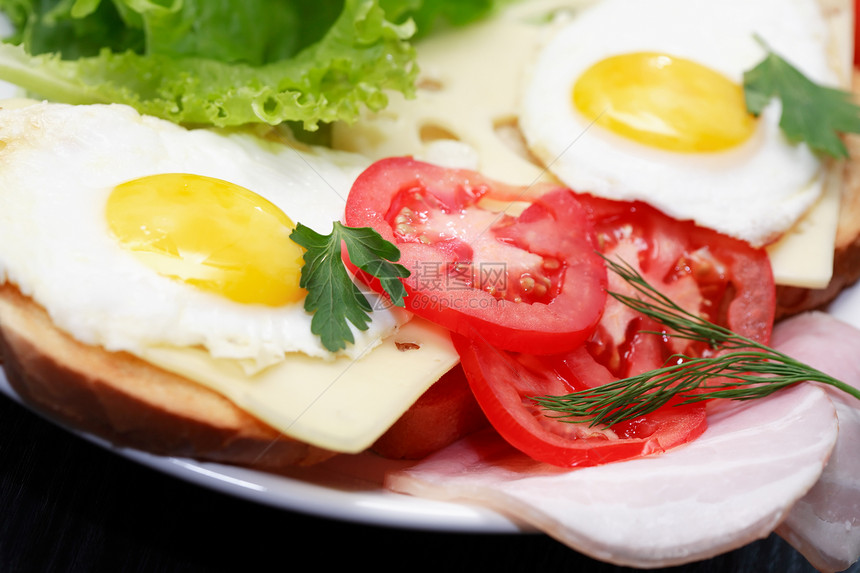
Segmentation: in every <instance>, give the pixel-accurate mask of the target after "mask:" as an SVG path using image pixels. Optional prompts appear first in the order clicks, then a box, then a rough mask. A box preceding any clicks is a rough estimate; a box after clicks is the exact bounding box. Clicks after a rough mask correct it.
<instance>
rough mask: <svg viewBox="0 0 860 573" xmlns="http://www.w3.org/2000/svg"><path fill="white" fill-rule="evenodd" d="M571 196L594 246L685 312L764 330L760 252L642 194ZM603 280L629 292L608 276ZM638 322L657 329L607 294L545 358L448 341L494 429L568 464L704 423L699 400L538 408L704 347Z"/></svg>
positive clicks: (764, 266) (619, 456) (768, 308)
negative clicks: (582, 416) (595, 318)
mask: <svg viewBox="0 0 860 573" xmlns="http://www.w3.org/2000/svg"><path fill="white" fill-rule="evenodd" d="M579 200H580V202H581V204H583V205H585V206H586V208H587V210H588V211H589V213H590V215H591V218H592V221H593V222H594V224H595V228H596V230H597V236H598V244H599V247H600V249H601V251H602V252H603V253H604V254H605V255H606V256H608V257H613V258H614V257H620V258H622V259H623V260H624V261H625V262H627V263H628V264H630V265H632V266H634V267H635V268H636V269H637V270H639V272H640V273H641V274H642V275H643V276H644V277H645V278H646V279H647V280H648V282H649V283H650V284H652V285H653V286H655V287H657V288H658V289H660V290H661V291H662V292H664V293H665V294H667V295H668V296H670V298H672V299H673V300H674V301H675V302H676V303H678V304H680V305H681V306H683V307H684V308H685V309H686V310H688V311H691V312H697V313H700V314H701V315H703V316H705V317H707V318H708V319H710V320H712V321H714V322H716V323H718V324H723V325H726V326H728V327H729V328H731V329H732V330H734V331H735V332H738V333H739V334H743V335H745V336H748V337H750V338H753V339H755V340H759V341H761V342H765V343H766V342H767V341H768V340H769V337H770V331H771V326H772V322H773V315H774V306H775V294H774V283H773V275H772V271H771V268H770V263H769V260H768V258H767V256H766V255H765V253H764V252H763V251H762V250H757V249H753V248H751V247H750V246H749V245H747V244H746V243H743V242H741V241H737V240H734V239H731V238H728V237H725V236H723V235H720V234H718V233H716V232H714V231H710V230H707V229H702V228H699V227H696V226H695V225H693V224H692V223H689V222H680V221H676V220H674V219H671V218H669V217H667V216H665V215H663V214H662V213H660V212H659V211H657V210H655V209H653V208H651V207H649V206H648V205H645V204H641V203H622V202H614V201H607V200H603V199H596V198H592V197H589V196H580V197H579ZM609 288H610V289H612V290H613V291H618V292H625V291H629V290H630V287H628V286H627V285H626V283H624V281H623V279H620V278H618V277H617V276H614V275H610V277H609ZM643 329H644V330H654V331H658V332H660V331H663V332H665V329H664V328H663V327H662V326H661V325H658V324H656V323H653V322H650V321H649V320H647V319H645V318H644V317H642V316H641V315H639V314H638V313H636V312H634V311H631V310H630V309H629V308H628V307H626V306H624V305H622V304H621V303H618V302H616V301H615V300H614V299H611V298H610V299H608V302H607V305H606V310H605V312H604V314H603V316H602V317H601V319H600V322H599V324H598V326H597V328H596V329H595V330H594V332H593V334H592V335H591V337H590V338H589V339H588V341H586V343H585V344H583V345H582V346H581V347H579V348H577V349H575V350H573V351H571V352H567V353H561V354H557V355H552V356H535V355H530V354H524V353H513V352H505V351H502V350H499V349H497V348H493V347H492V346H491V345H489V344H487V343H486V342H485V341H483V340H480V339H475V338H471V339H470V338H467V337H464V336H455V337H454V343H455V346H456V348H457V351H458V353H459V354H460V359H461V364H462V366H463V369H464V371H465V372H466V375H467V378H468V379H469V384H470V386H471V388H472V392H473V393H474V395H475V397H476V399H477V400H478V403H479V404H480V405H481V407H482V409H483V410H484V413H485V414H486V416H487V418H488V419H489V421H490V422H491V424H492V425H493V426H494V428H495V429H496V430H497V431H498V432H499V434H500V435H501V436H502V437H504V438H505V439H506V440H507V441H508V442H509V443H510V444H511V445H513V446H514V447H516V448H518V449H519V450H521V451H522V452H524V453H526V454H528V455H529V456H531V457H532V458H534V459H537V460H539V461H543V462H547V463H550V464H554V465H558V466H564V467H579V466H590V465H597V464H602V463H607V462H611V461H619V460H624V459H630V458H633V457H638V456H643V455H650V454H655V453H658V452H662V451H664V450H667V449H669V448H673V447H676V446H679V445H681V444H683V443H686V442H688V441H690V440H692V439H694V438H696V437H697V436H698V435H700V434H701V433H702V432H703V431H704V429H705V427H706V425H707V422H706V415H705V405H704V404H703V403H699V404H690V405H684V406H679V405H671V404H670V405H667V406H664V407H663V408H661V409H660V410H658V411H656V412H654V413H652V414H649V415H646V416H641V417H639V418H636V419H634V420H632V421H630V422H625V423H623V424H618V425H615V426H612V427H595V428H592V427H588V426H587V425H585V424H571V423H569V422H565V421H561V420H559V419H556V418H551V417H548V416H547V415H546V412H543V411H541V410H540V409H539V408H538V407H537V406H536V405H535V404H534V402H533V401H532V400H531V399H530V398H531V397H533V396H542V395H563V394H567V393H569V392H572V391H575V390H582V389H584V388H587V387H593V386H598V385H600V384H604V383H607V382H609V381H614V380H618V379H620V378H623V377H626V376H630V375H633V374H637V373H640V372H643V371H647V370H651V369H654V368H657V367H660V366H662V365H663V364H664V363H665V362H666V360H668V359H669V357H670V356H671V355H673V354H674V353H676V352H683V353H686V354H687V355H690V356H700V355H707V354H708V353H711V352H713V351H712V350H711V349H710V348H707V347H705V346H703V345H701V344H697V343H692V342H690V341H687V340H684V339H680V338H673V337H670V336H660V335H655V334H647V333H643V332H641V331H642V330H643ZM667 334H668V333H667Z"/></svg>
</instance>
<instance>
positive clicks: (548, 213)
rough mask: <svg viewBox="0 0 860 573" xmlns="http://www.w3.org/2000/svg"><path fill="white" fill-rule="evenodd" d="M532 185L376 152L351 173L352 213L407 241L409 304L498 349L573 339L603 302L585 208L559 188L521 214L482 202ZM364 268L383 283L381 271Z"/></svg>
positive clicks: (558, 347) (568, 345)
mask: <svg viewBox="0 0 860 573" xmlns="http://www.w3.org/2000/svg"><path fill="white" fill-rule="evenodd" d="M525 192H526V190H525V188H518V187H512V186H508V185H504V184H501V183H498V182H495V181H492V180H489V179H487V178H485V177H483V176H482V175H480V174H478V173H475V172H473V171H468V170H457V169H447V168H443V167H439V166H435V165H431V164H428V163H424V162H420V161H416V160H414V159H411V158H406V157H399V158H389V159H383V160H380V161H378V162H376V163H374V164H373V165H371V166H370V167H369V168H368V169H367V170H366V171H364V173H362V174H361V175H360V176H359V177H358V179H357V180H356V182H355V183H354V185H353V187H352V190H351V191H350V194H349V197H348V199H347V204H346V210H345V216H344V222H345V223H346V224H347V225H349V226H351V227H372V228H374V229H375V230H376V231H377V232H379V233H380V235H382V237H383V238H385V239H386V240H388V241H390V242H392V243H394V244H395V245H397V247H398V248H399V249H400V252H401V258H400V263H401V264H403V265H404V266H406V267H407V268H408V269H409V271H410V272H411V276H410V277H409V278H408V279H406V280H405V281H404V285H405V287H406V291H407V294H408V296H407V297H406V306H407V308H408V310H410V311H412V312H414V313H415V314H417V315H419V316H423V317H425V318H427V319H429V320H432V321H434V322H436V323H437V324H440V325H442V326H444V327H446V328H448V329H449V330H451V331H453V332H456V333H459V334H462V335H464V336H467V337H470V338H480V339H483V340H485V341H486V342H487V343H489V344H491V345H492V346H494V347H497V348H503V349H506V350H511V351H516V352H528V353H533V354H549V353H558V352H565V351H569V350H572V349H573V348H576V347H577V346H579V345H581V344H582V343H583V341H585V340H586V339H587V338H588V336H589V335H590V334H591V333H592V331H593V330H594V328H595V326H596V324H597V322H598V320H599V319H600V315H601V313H602V312H603V308H604V303H605V300H606V294H605V288H606V281H607V277H606V269H605V265H604V263H603V261H602V259H601V258H600V257H599V256H598V255H597V253H596V241H595V235H594V229H593V226H592V224H591V222H590V218H589V215H588V212H587V211H586V210H585V209H584V208H583V206H582V205H581V204H580V202H579V201H578V199H577V198H576V196H574V195H573V194H572V193H570V191H568V190H567V189H564V188H552V189H549V190H548V192H547V193H545V194H543V195H541V196H540V197H539V198H538V199H536V200H535V201H534V202H533V203H532V204H531V205H530V206H529V207H528V208H526V209H525V211H523V212H522V213H521V214H520V215H519V216H512V215H509V214H507V213H505V212H498V211H495V210H493V209H488V208H485V205H486V204H487V203H488V200H489V199H497V200H501V201H505V202H510V201H511V200H512V199H515V198H517V197H520V196H522V195H524V193H525ZM357 275H358V276H359V277H360V278H362V279H363V280H364V281H365V282H367V283H368V284H369V285H370V286H371V287H372V288H374V289H375V290H377V291H379V292H382V291H381V288H380V285H379V284H378V281H376V280H374V279H373V277H369V276H368V275H366V274H364V273H361V272H360V271H357Z"/></svg>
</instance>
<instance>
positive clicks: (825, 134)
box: [744, 37, 860, 159]
mask: <svg viewBox="0 0 860 573" xmlns="http://www.w3.org/2000/svg"><path fill="white" fill-rule="evenodd" d="M756 39H757V40H758V42H759V43H760V44H761V45H762V46H763V47H764V48H765V49H766V50H767V56H766V57H765V59H764V60H762V62H761V63H759V64H758V65H757V66H756V67H755V68H753V69H751V70H749V71H747V72H745V73H744V98H745V101H746V106H747V111H749V112H750V113H751V114H753V115H755V116H758V115H759V114H761V112H762V111H763V110H764V108H765V106H767V104H768V103H770V101H771V100H772V99H773V98H775V97H776V98H779V100H780V101H781V102H782V117H781V118H780V121H779V126H780V128H782V131H783V133H785V135H786V137H787V138H788V139H789V140H790V141H792V142H795V143H797V142H801V141H803V142H806V143H807V144H808V145H809V147H810V148H811V149H812V150H813V151H815V152H817V153H820V154H824V155H829V156H831V157H834V158H837V159H839V158H846V157H848V150H847V148H846V147H845V144H844V142H843V141H842V140H841V139H840V137H839V134H840V133H860V106H858V105H857V104H855V103H854V101H853V99H852V97H853V96H852V94H851V93H850V92H847V91H844V90H840V89H836V88H832V87H827V86H822V85H819V84H816V83H814V82H813V81H811V80H810V79H809V78H807V77H806V76H804V75H803V73H801V72H800V71H799V70H798V69H797V68H795V67H794V66H792V65H791V64H790V63H788V62H787V61H785V60H784V59H783V58H781V57H780V56H779V55H777V54H776V53H774V52H773V51H772V50H771V49H770V48H769V47H768V46H767V45H766V44H765V43H764V41H763V40H762V39H761V38H759V37H756Z"/></svg>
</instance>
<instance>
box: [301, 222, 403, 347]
mask: <svg viewBox="0 0 860 573" xmlns="http://www.w3.org/2000/svg"><path fill="white" fill-rule="evenodd" d="M290 238H291V239H292V240H293V241H295V242H296V243H298V244H299V245H301V246H302V247H304V248H305V249H307V251H306V252H305V254H304V261H305V262H304V265H303V266H302V278H301V281H300V282H299V286H301V287H302V288H304V289H305V290H307V291H308V295H307V297H306V298H305V304H304V308H305V310H306V311H308V312H311V313H313V318H312V319H311V332H312V333H313V334H315V335H317V336H319V337H320V340H321V342H322V344H323V346H325V347H326V349H328V350H329V351H331V352H337V351H338V350H341V349H343V348H346V345H347V343H349V344H352V343H354V342H355V338H354V337H353V335H352V331H351V330H350V328H349V323H352V324H353V325H355V327H356V328H358V329H359V330H367V325H368V324H369V323H370V312H371V311H372V310H373V309H372V307H371V305H370V303H369V302H368V301H367V298H366V297H365V296H364V294H363V293H362V292H361V290H360V289H359V288H358V286H357V285H356V284H355V282H353V280H352V277H351V276H350V275H349V272H348V271H347V270H346V267H345V266H344V263H343V259H342V256H341V255H342V248H343V247H346V251H347V254H348V255H349V260H350V262H351V263H352V264H353V265H355V266H356V267H357V268H359V269H360V270H362V271H364V272H366V273H368V274H369V275H372V276H374V277H376V278H377V279H379V282H380V284H381V285H382V288H383V290H384V291H385V292H386V293H387V294H388V296H389V297H390V299H391V303H392V304H394V305H395V306H400V307H402V306H405V303H404V298H405V297H406V289H405V287H404V286H403V282H402V281H401V279H404V278H406V277H408V276H409V270H408V269H406V267H404V266H403V265H400V264H397V261H398V260H400V250H399V249H398V248H397V247H396V246H394V245H393V244H392V243H390V242H388V241H386V240H385V239H383V238H382V236H381V235H380V234H379V233H377V232H376V231H374V230H373V229H371V228H369V227H360V228H354V227H347V226H345V225H342V224H341V223H338V222H335V223H334V226H333V228H332V232H331V233H330V234H328V235H321V234H320V233H317V232H316V231H314V230H313V229H311V228H310V227H306V226H305V225H302V224H301V223H299V224H298V225H296V228H295V230H294V231H293V232H292V234H291V235H290Z"/></svg>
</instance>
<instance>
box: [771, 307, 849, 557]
mask: <svg viewBox="0 0 860 573" xmlns="http://www.w3.org/2000/svg"><path fill="white" fill-rule="evenodd" d="M773 345H774V346H775V347H777V348H779V349H780V350H782V351H783V352H785V353H786V354H788V355H789V356H792V357H794V358H797V359H798V360H801V361H803V362H806V363H807V364H810V365H811V366H814V367H816V368H818V369H819V370H821V371H823V372H826V373H827V374H830V375H831V376H833V377H835V378H838V379H839V380H842V381H843V382H846V383H850V384H853V385H858V382H860V359H858V351H860V331H858V330H857V329H855V328H854V327H852V326H850V325H848V324H845V323H843V322H840V321H839V320H838V319H836V318H834V317H832V316H831V315H828V314H824V313H820V312H817V313H808V314H803V315H799V316H797V317H794V318H791V319H789V320H786V321H784V322H782V323H780V324H779V325H778V326H777V327H776V328H775V329H774V333H773ZM823 388H825V390H826V391H827V393H828V394H829V395H830V398H831V400H832V401H833V403H834V404H835V406H836V413H837V417H838V419H839V438H838V440H837V442H836V447H835V448H834V450H833V454H832V456H831V458H830V461H829V462H828V464H827V467H826V468H825V469H824V472H823V473H822V475H821V479H820V480H819V481H818V483H816V484H815V486H814V487H813V488H812V489H811V490H810V491H809V493H808V494H807V495H806V496H805V497H803V498H802V499H801V500H800V501H799V502H798V503H797V504H796V505H795V506H794V508H793V509H792V510H791V513H789V515H788V518H787V519H786V520H785V521H784V522H783V523H782V525H780V527H779V528H778V529H777V533H779V534H780V535H781V536H782V537H783V538H784V539H785V540H786V541H788V542H789V543H790V544H791V545H793V546H794V547H795V548H796V549H797V550H798V551H799V552H800V553H802V554H803V556H804V557H806V559H807V560H808V561H809V562H810V563H811V564H812V565H813V566H814V567H815V568H816V569H818V570H819V571H822V572H832V571H843V570H845V569H847V568H848V567H850V566H851V564H852V563H854V562H856V561H857V560H858V558H860V400H857V399H856V398H853V397H851V396H848V395H847V394H845V393H844V392H840V391H838V390H835V389H833V388H831V387H829V386H823Z"/></svg>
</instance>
